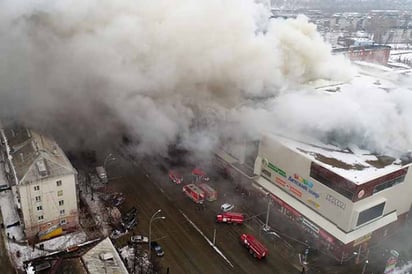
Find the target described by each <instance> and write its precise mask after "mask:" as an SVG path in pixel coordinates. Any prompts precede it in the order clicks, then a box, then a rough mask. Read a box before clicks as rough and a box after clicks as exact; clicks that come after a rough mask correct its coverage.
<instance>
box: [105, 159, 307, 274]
mask: <svg viewBox="0 0 412 274" xmlns="http://www.w3.org/2000/svg"><path fill="white" fill-rule="evenodd" d="M143 166H144V169H142V168H141V167H142V163H133V161H130V160H126V159H121V158H120V157H119V158H118V161H117V162H116V163H114V164H112V165H111V166H110V167H108V168H107V169H108V173H109V177H111V178H112V179H110V182H109V190H110V191H118V192H123V193H125V195H126V202H125V203H124V204H123V205H122V208H121V209H122V210H123V211H126V210H127V208H130V207H132V206H136V207H137V208H138V209H139V215H138V216H139V224H138V226H137V228H136V229H135V233H136V234H137V233H142V234H144V235H148V231H149V220H150V217H151V216H152V214H153V213H154V212H156V211H157V210H158V209H162V213H161V214H159V215H158V216H165V217H166V219H165V220H156V221H154V222H153V223H152V240H157V241H158V242H159V244H160V245H161V246H162V247H163V249H164V251H165V256H164V257H163V258H161V264H162V266H163V269H167V268H169V270H170V273H299V271H298V269H297V268H296V266H293V265H291V264H290V263H288V262H287V261H285V260H284V259H283V258H282V256H280V254H279V251H278V250H273V249H271V247H270V246H268V247H269V248H270V253H269V256H268V258H266V259H265V260H262V261H260V260H256V259H254V258H253V257H252V256H251V255H250V254H249V253H248V252H247V250H246V249H245V248H244V247H242V245H241V244H240V241H239V236H240V234H241V233H244V232H249V233H252V234H254V235H255V236H257V237H259V232H256V231H251V230H250V229H251V226H248V225H242V226H240V225H238V226H236V225H229V224H216V223H215V216H216V213H217V212H218V211H219V205H220V204H221V203H223V202H227V201H230V202H236V201H234V199H235V198H230V197H229V196H226V197H224V195H221V197H220V198H219V199H218V201H214V202H207V203H206V208H205V209H204V210H200V209H199V207H198V206H197V205H196V204H195V203H193V202H192V201H191V200H189V199H188V198H187V197H186V196H185V195H184V194H183V193H182V185H175V184H172V183H170V182H169V180H168V176H167V169H165V168H164V167H161V166H160V167H159V165H158V164H156V163H155V162H152V163H144V164H143ZM190 170H191V169H190V168H183V170H182V171H183V173H185V174H184V175H186V176H185V177H186V180H188V179H189V178H190V176H189V174H190ZM186 183H188V182H186ZM217 183H221V184H223V183H228V182H225V181H224V180H222V181H219V182H211V184H212V185H213V186H214V187H217V186H216V184H217ZM235 204H236V203H235ZM183 214H184V215H186V216H187V217H188V218H189V219H190V220H191V222H192V223H194V224H195V225H196V226H197V227H198V228H199V229H200V230H201V231H202V233H203V234H204V235H205V236H206V237H208V238H209V239H210V240H212V239H213V234H214V230H215V229H216V246H217V248H218V249H219V250H220V251H221V252H222V254H223V255H224V256H225V257H226V258H227V261H226V260H225V259H224V258H222V257H221V256H220V255H219V254H218V253H217V252H216V251H215V250H214V249H213V248H212V247H211V246H210V245H209V244H208V242H207V241H206V240H205V239H204V237H202V236H201V234H200V233H199V232H198V231H197V230H196V229H195V228H194V227H193V226H192V225H191V224H190V222H189V221H188V220H187V219H186V218H185V217H184V216H183ZM152 256H155V254H153V253H152ZM165 273H166V271H165Z"/></svg>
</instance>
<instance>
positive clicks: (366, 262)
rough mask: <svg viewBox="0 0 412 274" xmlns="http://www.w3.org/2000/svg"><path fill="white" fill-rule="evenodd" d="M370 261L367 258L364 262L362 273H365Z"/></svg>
mask: <svg viewBox="0 0 412 274" xmlns="http://www.w3.org/2000/svg"><path fill="white" fill-rule="evenodd" d="M368 263H369V261H368V260H366V261H365V263H364V264H363V268H362V274H365V271H366V266H367V265H368Z"/></svg>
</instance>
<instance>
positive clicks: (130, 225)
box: [123, 217, 137, 230]
mask: <svg viewBox="0 0 412 274" xmlns="http://www.w3.org/2000/svg"><path fill="white" fill-rule="evenodd" d="M136 225H137V218H136V217H134V218H132V219H131V220H129V221H128V222H127V223H123V226H124V227H125V228H126V229H127V230H132V229H133V228H135V226H136Z"/></svg>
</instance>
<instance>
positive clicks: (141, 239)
mask: <svg viewBox="0 0 412 274" xmlns="http://www.w3.org/2000/svg"><path fill="white" fill-rule="evenodd" d="M130 241H131V242H132V243H135V244H147V243H149V238H147V237H146V236H142V235H135V236H132V237H130Z"/></svg>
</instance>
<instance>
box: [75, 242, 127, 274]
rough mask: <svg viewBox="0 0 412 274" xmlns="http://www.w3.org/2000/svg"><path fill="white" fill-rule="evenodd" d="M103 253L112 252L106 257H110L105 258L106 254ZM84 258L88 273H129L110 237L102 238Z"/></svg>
mask: <svg viewBox="0 0 412 274" xmlns="http://www.w3.org/2000/svg"><path fill="white" fill-rule="evenodd" d="M102 254H110V256H107V257H106V258H109V257H110V259H104V257H105V256H101V255H102ZM102 257H103V259H102ZM82 260H83V262H84V265H85V266H86V268H87V271H88V273H91V274H100V273H113V274H120V273H126V274H127V273H129V272H128V271H127V269H126V267H125V265H124V264H123V261H122V260H121V258H120V256H119V254H118V253H117V250H116V248H115V247H114V246H113V244H112V242H111V241H110V239H109V238H106V239H104V240H102V241H101V242H100V243H98V244H97V245H96V246H95V247H93V248H92V249H90V250H89V251H88V252H87V253H86V254H84V255H83V256H82Z"/></svg>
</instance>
